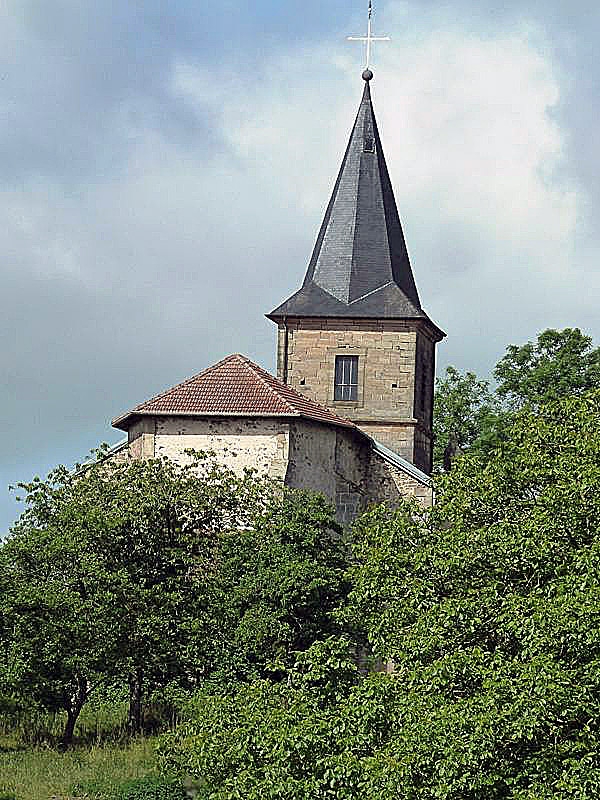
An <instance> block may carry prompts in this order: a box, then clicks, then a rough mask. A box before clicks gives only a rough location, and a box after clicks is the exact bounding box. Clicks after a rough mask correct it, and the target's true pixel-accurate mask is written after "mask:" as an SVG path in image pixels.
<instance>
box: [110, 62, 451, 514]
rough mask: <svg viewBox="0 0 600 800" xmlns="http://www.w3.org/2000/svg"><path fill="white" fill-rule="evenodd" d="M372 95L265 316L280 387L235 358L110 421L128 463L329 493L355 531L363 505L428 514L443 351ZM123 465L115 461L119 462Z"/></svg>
mask: <svg viewBox="0 0 600 800" xmlns="http://www.w3.org/2000/svg"><path fill="white" fill-rule="evenodd" d="M362 77H363V80H364V91H363V95H362V99H361V102H360V107H359V109H358V114H357V116H356V120H355V123H354V127H353V129H352V132H351V135H350V140H349V143H348V147H347V149H346V153H345V155H344V158H343V160H342V165H341V168H340V170H339V174H338V177H337V180H336V182H335V186H334V188H333V193H332V195H331V199H330V201H329V205H328V207H327V210H326V213H325V218H324V219H323V223H322V225H321V228H320V231H319V234H318V236H317V240H316V243H315V246H314V250H313V253H312V256H311V258H310V261H309V264H308V269H307V271H306V275H305V277H304V282H303V283H302V286H301V288H300V289H299V290H298V291H296V292H295V293H294V294H292V296H291V297H289V298H288V299H287V300H286V301H285V302H283V303H281V305H279V306H278V307H277V308H276V309H274V310H273V311H271V312H270V313H269V314H267V317H268V319H270V320H272V321H273V322H274V323H275V325H277V377H275V376H273V375H270V374H269V373H268V372H266V371H265V370H264V369H262V368H261V367H259V366H258V365H256V364H254V363H253V362H252V361H250V360H249V359H248V358H246V357H244V356H242V355H239V354H236V355H231V356H229V357H228V358H225V359H223V360H222V361H220V362H219V363H218V364H215V365H213V366H210V367H208V368H207V369H205V370H204V371H202V372H200V373H199V374H197V375H195V376H194V377H192V378H189V379H188V380H186V381H184V382H183V383H180V384H178V385H177V386H174V387H172V388H170V389H167V390H166V391H164V392H162V393H161V394H159V395H157V396H155V397H152V398H151V399H149V400H146V401H145V402H142V403H140V404H139V405H137V406H136V407H135V408H133V409H132V410H131V411H128V412H127V413H124V414H121V415H120V416H118V417H117V418H116V419H114V420H113V426H114V427H116V428H118V429H120V430H122V431H125V432H126V433H127V437H128V438H127V442H126V443H124V444H123V445H122V450H121V452H120V454H119V456H120V457H129V458H160V457H168V458H170V459H174V460H177V461H182V462H183V461H184V460H185V459H187V458H189V456H188V455H186V451H188V450H190V449H194V450H204V451H211V452H213V453H214V455H215V457H216V458H217V459H218V460H219V461H221V462H222V463H223V464H226V465H227V466H229V467H231V468H232V469H234V470H235V471H236V472H240V473H241V472H242V471H243V470H244V469H245V468H247V467H252V468H254V469H256V470H258V472H259V473H260V474H263V475H268V476H271V477H273V478H275V479H277V480H280V481H281V482H282V483H284V484H285V485H287V486H290V487H295V488H301V489H311V490H316V491H320V492H322V493H323V494H325V495H326V496H327V497H328V498H329V499H330V500H331V502H332V503H333V504H334V505H335V508H336V513H337V517H338V520H339V521H340V522H341V523H344V524H347V523H349V522H351V521H352V519H354V517H356V515H357V514H358V513H360V512H361V510H363V509H364V508H366V507H367V506H368V505H370V504H373V503H379V502H384V501H385V502H387V503H389V504H390V505H392V506H393V505H394V504H395V503H397V502H398V500H399V499H400V498H402V497H408V496H412V497H415V498H417V499H418V500H419V501H420V502H422V503H424V504H430V503H431V502H432V486H431V479H430V473H431V466H432V446H433V440H432V421H433V389H434V375H435V348H436V344H437V343H438V342H439V341H441V340H442V339H443V337H444V336H445V334H444V332H443V331H442V330H440V328H438V327H437V325H435V323H434V322H432V321H431V320H430V319H429V317H428V316H427V314H426V313H425V311H424V310H423V308H422V306H421V301H420V299H419V294H418V292H417V287H416V284H415V280H414V276H413V272H412V267H411V263H410V259H409V256H408V250H407V247H406V242H405V239H404V233H403V230H402V224H401V222H400V217H399V214H398V210H397V206H396V201H395V198H394V192H393V189H392V184H391V181H390V176H389V174H388V169H387V166H386V162H385V157H384V153H383V147H382V144H381V139H380V136H379V131H378V128H377V122H376V120H375V113H374V110H373V103H372V99H371V81H372V79H373V73H372V72H371V70H370V69H366V70H365V72H364V73H363V76H362ZM115 455H116V454H115Z"/></svg>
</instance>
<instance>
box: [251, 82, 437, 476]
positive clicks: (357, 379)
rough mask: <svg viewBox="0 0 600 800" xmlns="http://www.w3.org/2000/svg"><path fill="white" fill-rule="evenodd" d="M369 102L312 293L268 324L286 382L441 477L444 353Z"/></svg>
mask: <svg viewBox="0 0 600 800" xmlns="http://www.w3.org/2000/svg"><path fill="white" fill-rule="evenodd" d="M372 78H373V73H372V72H371V70H370V69H367V70H365V72H364V73H363V79H364V81H365V87H364V92H363V96H362V100H361V103H360V107H359V109H358V114H357V117H356V121H355V123H354V127H353V129H352V133H351V135H350V141H349V143H348V147H347V149H346V153H345V155H344V159H343V161H342V166H341V169H340V171H339V174H338V177H337V180H336V183H335V186H334V189H333V194H332V196H331V199H330V201H329V205H328V207H327V211H326V213H325V218H324V220H323V223H322V225H321V229H320V231H319V235H318V237H317V241H316V244H315V247H314V250H313V253H312V257H311V259H310V262H309V265H308V270H307V272H306V276H305V278H304V283H303V284H302V287H301V288H300V289H299V290H298V291H297V292H296V293H295V294H293V295H292V296H291V297H290V298H289V299H288V300H286V301H285V302H284V303H282V304H281V305H280V306H278V307H277V308H276V309H275V310H274V311H272V312H271V313H270V314H268V315H267V316H268V318H269V319H271V320H273V322H275V323H276V324H277V326H278V330H279V333H278V350H277V372H278V377H279V378H280V379H281V380H283V381H284V382H285V383H288V384H289V385H290V386H292V387H293V388H294V389H296V390H297V391H299V392H301V393H302V394H305V395H307V396H308V397H310V398H311V399H313V400H316V401H317V402H319V403H321V404H323V405H325V406H327V407H328V408H330V409H331V410H332V411H335V413H336V414H338V415H340V416H343V417H347V418H349V419H351V420H352V421H353V422H354V423H356V425H358V426H359V427H360V428H362V429H363V430H364V431H365V433H367V434H369V436H372V437H373V438H374V439H377V440H378V441H379V442H381V443H382V444H383V445H385V446H386V447H388V448H390V449H391V450H394V451H395V452H397V453H398V454H399V455H401V456H403V457H404V458H406V459H408V460H409V461H410V462H411V463H413V464H414V465H415V466H417V467H418V468H419V469H421V470H423V471H424V472H430V471H431V459H432V445H433V441H432V420H433V386H434V375H435V346H436V344H437V343H438V342H439V341H441V340H442V339H443V338H444V336H445V334H444V332H443V331H441V330H440V328H438V327H437V325H435V324H434V323H433V322H432V321H431V320H430V319H429V317H428V316H427V314H426V313H425V312H424V311H423V309H422V307H421V302H420V299H419V295H418V292H417V287H416V284H415V280H414V277H413V272H412V268H411V264H410V259H409V256H408V251H407V248H406V243H405V240H404V233H403V231H402V225H401V222H400V217H399V215H398V210H397V207H396V201H395V198H394V193H393V189H392V184H391V181H390V177H389V174H388V170H387V166H386V162H385V157H384V154H383V148H382V146H381V139H380V137H379V131H378V128H377V122H376V120H375V113H374V111H373V104H372V100H371V89H370V83H371V80H372Z"/></svg>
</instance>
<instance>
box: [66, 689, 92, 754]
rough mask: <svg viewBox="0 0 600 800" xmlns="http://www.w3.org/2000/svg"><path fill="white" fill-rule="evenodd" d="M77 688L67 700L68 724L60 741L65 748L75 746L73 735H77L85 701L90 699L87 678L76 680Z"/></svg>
mask: <svg viewBox="0 0 600 800" xmlns="http://www.w3.org/2000/svg"><path fill="white" fill-rule="evenodd" d="M75 681H76V688H75V690H74V691H73V692H72V693H71V694H70V695H68V696H67V697H66V698H65V700H66V702H65V710H66V712H67V722H66V725H65V728H64V730H63V735H62V738H61V740H60V743H61V746H62V747H64V748H68V747H71V745H72V744H73V734H74V733H75V725H76V724H77V720H78V719H79V715H80V714H81V709H82V708H83V706H84V704H85V701H86V700H87V699H88V696H89V691H90V687H89V684H88V682H87V680H86V679H85V678H82V677H81V676H80V675H78V676H77V677H76V679H75Z"/></svg>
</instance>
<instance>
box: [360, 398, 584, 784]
mask: <svg viewBox="0 0 600 800" xmlns="http://www.w3.org/2000/svg"><path fill="white" fill-rule="evenodd" d="M599 431H600V392H599V391H594V392H590V393H587V394H584V395H581V396H574V397H569V398H566V399H563V400H561V401H557V402H555V403H553V404H550V405H545V406H544V405H542V406H539V407H538V408H537V409H536V411H535V412H532V411H529V410H525V411H523V412H519V413H517V415H516V416H515V419H514V421H513V424H512V427H511V436H510V437H509V438H507V439H506V440H505V441H503V442H502V443H501V444H500V446H499V448H498V450H497V451H496V452H495V453H494V454H493V455H492V456H491V457H490V458H487V459H485V460H482V459H480V458H478V457H477V456H476V455H467V456H465V457H464V458H463V459H461V460H460V461H459V462H458V463H457V465H456V467H455V469H454V470H453V471H452V472H451V473H450V475H449V476H448V477H446V478H445V479H444V481H443V482H442V486H441V489H442V491H441V497H440V502H439V503H438V505H437V506H436V507H435V509H434V510H433V511H432V512H431V515H430V517H428V518H425V519H424V518H423V517H421V518H419V517H417V516H415V515H414V514H409V513H408V512H407V511H406V510H401V511H399V512H397V513H394V514H389V513H387V512H386V511H385V510H383V509H377V510H375V511H373V512H372V513H371V514H370V515H368V516H367V517H365V518H363V519H362V520H361V522H360V524H359V528H358V530H357V556H358V557H359V562H358V564H357V566H356V567H355V568H354V570H353V572H354V584H355V588H354V589H353V592H352V594H351V596H350V606H349V610H350V611H351V612H352V613H353V615H354V617H355V619H356V620H357V622H358V621H360V622H362V623H363V624H364V625H365V626H366V629H367V632H368V636H369V639H370V641H371V643H372V646H373V649H374V652H375V653H376V654H377V655H379V656H380V657H381V658H382V659H384V660H388V659H390V660H391V661H393V663H394V665H395V678H396V680H397V681H398V682H399V683H401V684H402V685H403V686H404V687H405V689H404V690H402V691H401V692H399V693H396V695H395V700H394V703H395V704H397V705H395V706H394V708H396V709H398V708H400V709H404V711H402V715H403V719H404V724H403V726H402V728H401V729H400V728H399V729H397V731H396V733H395V734H394V735H392V736H391V737H390V743H389V748H390V749H389V750H388V752H393V753H394V756H395V758H396V759H398V764H397V765H396V768H397V769H398V780H401V781H403V782H404V785H405V786H406V787H407V788H406V789H405V790H404V794H402V793H400V794H399V795H398V796H401V797H404V796H407V797H412V796H415V797H441V798H448V800H450V798H451V799H452V800H454V799H455V798H456V800H458V798H464V797H469V798H486V799H489V800H495V799H496V798H498V799H499V798H515V799H516V798H519V800H522V799H524V798H528V799H529V798H531V799H533V798H550V797H551V798H563V797H579V798H592V797H594V796H595V793H596V792H597V783H598V779H599V778H600V762H599V761H598V759H597V755H596V753H597V749H598V745H599V744H600V738H599V736H598V731H597V726H596V725H595V720H596V719H597V718H598V716H599V714H600V632H599V631H600V628H599V626H598V620H599V619H600V595H599V593H598V585H599V583H598V581H599V578H600V496H599V494H598V491H597V487H598V485H600V459H599V457H598V454H599V453H600V433H599ZM398 704H399V705H398ZM402 765H405V766H402ZM408 787H410V788H411V789H412V790H414V792H415V793H414V794H411V793H410V790H409V788H408ZM419 787H420V788H419Z"/></svg>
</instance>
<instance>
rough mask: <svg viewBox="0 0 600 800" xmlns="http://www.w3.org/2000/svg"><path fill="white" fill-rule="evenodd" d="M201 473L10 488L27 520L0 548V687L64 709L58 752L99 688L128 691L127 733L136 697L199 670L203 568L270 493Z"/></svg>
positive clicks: (168, 469)
mask: <svg viewBox="0 0 600 800" xmlns="http://www.w3.org/2000/svg"><path fill="white" fill-rule="evenodd" d="M199 469H201V464H200V462H199V461H194V462H192V463H190V464H189V465H187V466H179V465H176V464H174V463H172V462H169V461H166V460H151V461H132V462H127V463H122V464H117V463H111V462H104V461H102V460H100V461H98V462H97V463H95V464H93V465H91V466H88V467H87V468H85V469H83V470H79V471H78V472H75V473H71V472H69V471H68V470H66V469H65V468H63V467H61V468H58V469H56V470H54V471H53V472H52V473H51V474H50V475H49V477H48V479H47V480H46V481H42V480H40V479H35V480H34V481H32V482H31V483H29V484H24V485H22V487H21V488H22V489H24V490H25V493H26V502H27V509H26V511H25V512H24V514H23V515H22V517H21V519H20V520H19V522H18V523H17V524H16V525H15V526H14V528H13V529H12V532H11V534H10V536H9V538H8V539H7V540H6V541H5V542H4V543H3V544H2V547H1V548H0V575H1V576H2V577H1V578H0V580H2V583H3V586H2V589H3V591H2V599H1V601H0V603H1V605H0V613H1V622H0V635H1V637H2V648H1V650H0V664H1V667H0V682H1V683H3V684H4V686H6V687H7V688H8V689H10V690H12V691H13V692H19V691H20V692H22V693H28V694H29V695H30V696H31V697H32V698H33V699H35V700H36V701H37V702H38V703H39V704H40V705H41V706H42V707H44V708H48V709H52V710H59V709H60V710H64V711H65V712H66V715H67V722H66V726H65V731H64V736H63V741H64V743H65V744H69V743H70V741H71V740H72V737H73V731H74V727H75V723H76V721H77V717H78V715H79V713H80V711H81V709H82V707H83V705H84V703H85V702H86V700H87V699H88V697H89V696H90V694H91V692H92V691H94V689H95V688H96V687H97V686H98V685H100V684H102V683H107V682H114V681H115V680H118V679H123V680H126V681H127V682H128V683H129V687H130V728H131V730H132V732H136V731H138V730H139V729H140V725H141V713H142V698H143V694H144V691H145V690H148V689H152V688H154V687H156V686H162V685H165V684H166V683H168V682H170V681H172V680H177V679H179V680H188V682H189V680H193V679H194V678H198V677H199V676H202V674H203V671H205V670H206V663H207V662H209V661H210V657H208V656H206V657H205V659H204V662H203V661H202V659H201V658H200V657H199V656H200V654H201V652H202V649H201V648H198V647H197V646H195V645H194V643H195V642H196V641H197V640H198V638H202V637H204V636H205V633H206V630H207V629H208V630H212V629H213V628H214V620H213V618H212V617H211V616H210V608H211V597H210V583H207V582H206V581H205V580H204V574H203V568H206V565H207V564H210V563H211V557H212V556H211V554H212V552H213V551H214V549H215V547H216V542H217V541H218V535H219V534H221V535H222V534H223V532H224V531H229V530H233V529H237V528H238V527H246V526H247V525H249V524H250V521H251V519H252V516H253V515H254V514H256V513H257V512H258V510H259V509H260V508H262V507H263V505H264V502H265V499H266V498H267V496H269V493H270V489H269V488H268V487H267V485H266V484H264V483H261V482H259V481H256V479H255V478H254V477H253V476H250V475H247V476H246V477H244V478H236V477H235V476H234V475H233V474H232V473H231V472H230V471H228V470H225V469H222V468H219V467H217V466H216V465H215V464H213V463H205V466H204V468H203V469H201V471H202V474H201V477H199V476H198V474H197V473H198V470H199ZM207 592H208V593H209V594H208V596H207ZM192 649H193V652H194V656H195V660H194V662H193V663H190V661H189V655H190V652H191V650H192Z"/></svg>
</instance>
